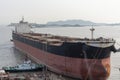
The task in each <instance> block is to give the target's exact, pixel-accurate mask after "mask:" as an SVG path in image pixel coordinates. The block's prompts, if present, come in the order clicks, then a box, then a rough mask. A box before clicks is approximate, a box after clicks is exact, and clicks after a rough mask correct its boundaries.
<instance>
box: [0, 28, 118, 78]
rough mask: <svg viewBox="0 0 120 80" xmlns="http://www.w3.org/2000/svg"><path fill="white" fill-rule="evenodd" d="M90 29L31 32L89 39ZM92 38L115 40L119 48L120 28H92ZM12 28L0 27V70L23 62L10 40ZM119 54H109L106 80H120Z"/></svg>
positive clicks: (22, 55)
mask: <svg viewBox="0 0 120 80" xmlns="http://www.w3.org/2000/svg"><path fill="white" fill-rule="evenodd" d="M90 28H91V27H60V26H58V27H51V28H49V27H47V28H33V29H32V31H33V32H37V33H49V34H54V35H61V36H70V37H80V38H85V37H87V38H91V32H90V30H89V29H90ZM94 28H95V31H94V38H98V37H105V38H113V39H115V40H116V44H115V47H116V48H117V49H118V48H120V26H99V27H94ZM13 29H14V28H13V27H8V26H0V68H2V67H3V66H15V65H16V64H19V63H21V62H23V61H24V59H25V55H24V54H22V52H20V51H18V50H16V49H15V48H14V44H13V42H11V41H10V39H12V30H13ZM119 68H120V52H117V53H111V74H110V77H109V79H108V80H120V71H119Z"/></svg>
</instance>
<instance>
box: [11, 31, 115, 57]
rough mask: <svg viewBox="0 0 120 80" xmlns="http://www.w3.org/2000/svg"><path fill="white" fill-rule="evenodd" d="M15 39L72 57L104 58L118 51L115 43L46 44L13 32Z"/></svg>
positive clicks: (56, 53) (53, 52)
mask: <svg viewBox="0 0 120 80" xmlns="http://www.w3.org/2000/svg"><path fill="white" fill-rule="evenodd" d="M13 40H17V41H20V42H22V43H25V44H27V45H30V46H32V47H35V48H37V49H40V50H43V51H46V52H49V53H51V54H55V55H60V56H64V57H71V58H82V59H84V58H87V59H104V58H108V57H110V52H111V51H114V52H115V51H116V50H115V48H114V45H112V46H109V47H106V48H101V47H94V46H89V45H86V44H85V43H83V42H73V43H71V42H63V44H62V45H60V46H55V45H49V43H48V44H45V43H42V42H40V41H36V40H35V39H28V38H27V37H24V36H23V35H19V34H16V33H13ZM91 53H92V54H91Z"/></svg>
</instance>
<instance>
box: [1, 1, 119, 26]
mask: <svg viewBox="0 0 120 80" xmlns="http://www.w3.org/2000/svg"><path fill="white" fill-rule="evenodd" d="M22 16H24V17H25V20H26V21H29V22H36V23H46V22H48V21H57V20H68V19H83V20H90V21H94V22H107V23H110V22H112V23H114V22H120V0H0V24H9V23H11V22H18V21H19V20H20V19H21V17H22Z"/></svg>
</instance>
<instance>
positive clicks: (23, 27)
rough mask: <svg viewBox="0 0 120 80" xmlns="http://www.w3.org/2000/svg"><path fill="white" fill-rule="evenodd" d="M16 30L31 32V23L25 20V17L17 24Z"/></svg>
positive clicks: (18, 31)
mask: <svg viewBox="0 0 120 80" xmlns="http://www.w3.org/2000/svg"><path fill="white" fill-rule="evenodd" d="M15 32H17V33H30V32H31V25H29V24H28V22H24V18H22V20H21V21H20V22H19V23H18V24H17V25H16V26H15Z"/></svg>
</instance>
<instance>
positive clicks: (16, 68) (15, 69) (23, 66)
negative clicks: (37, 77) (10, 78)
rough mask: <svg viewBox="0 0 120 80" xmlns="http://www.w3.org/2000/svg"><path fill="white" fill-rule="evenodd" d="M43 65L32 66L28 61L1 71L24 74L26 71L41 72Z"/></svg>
mask: <svg viewBox="0 0 120 80" xmlns="http://www.w3.org/2000/svg"><path fill="white" fill-rule="evenodd" d="M43 68H44V65H42V64H39V65H38V64H34V63H32V62H31V61H30V60H28V61H24V62H23V63H22V64H18V65H17V66H14V67H3V68H2V69H3V70H5V72H26V71H42V70H43Z"/></svg>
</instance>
